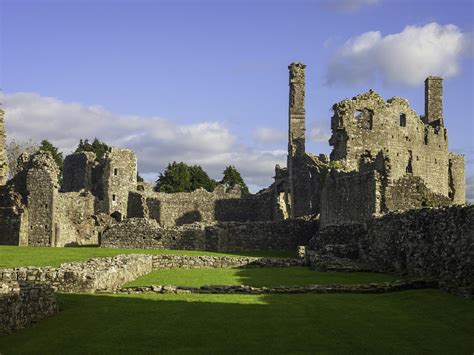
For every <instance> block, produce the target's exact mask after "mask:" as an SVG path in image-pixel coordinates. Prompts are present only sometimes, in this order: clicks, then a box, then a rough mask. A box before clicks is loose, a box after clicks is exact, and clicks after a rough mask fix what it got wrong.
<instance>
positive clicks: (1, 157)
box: [0, 108, 8, 186]
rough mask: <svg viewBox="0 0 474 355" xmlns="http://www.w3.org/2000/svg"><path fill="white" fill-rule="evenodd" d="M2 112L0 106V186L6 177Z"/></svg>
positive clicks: (6, 167) (5, 180)
mask: <svg viewBox="0 0 474 355" xmlns="http://www.w3.org/2000/svg"><path fill="white" fill-rule="evenodd" d="M3 115H4V112H3V110H2V109H1V108H0V186H1V185H5V183H6V182H7V179H8V158H7V152H6V149H5V144H6V142H5V140H6V134H5V121H4V118H3Z"/></svg>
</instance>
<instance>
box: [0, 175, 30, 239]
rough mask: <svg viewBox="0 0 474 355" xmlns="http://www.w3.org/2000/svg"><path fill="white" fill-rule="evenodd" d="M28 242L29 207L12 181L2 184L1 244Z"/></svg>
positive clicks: (0, 195)
mask: <svg viewBox="0 0 474 355" xmlns="http://www.w3.org/2000/svg"><path fill="white" fill-rule="evenodd" d="M27 244H28V209H27V208H26V206H25V205H24V204H23V203H22V197H21V195H20V194H19V193H18V192H16V191H15V190H14V186H13V184H12V183H11V181H10V182H9V183H8V185H6V186H0V245H27Z"/></svg>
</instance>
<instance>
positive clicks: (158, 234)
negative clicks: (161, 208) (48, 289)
mask: <svg viewBox="0 0 474 355" xmlns="http://www.w3.org/2000/svg"><path fill="white" fill-rule="evenodd" d="M317 230H318V221H308V220H303V219H295V220H284V221H277V222H253V223H250V222H246V223H244V222H219V223H214V224H202V223H194V224H189V225H183V226H180V227H170V228H162V227H161V226H160V225H159V224H158V223H157V222H156V221H154V220H150V219H145V218H129V219H127V220H125V221H124V222H122V223H119V224H117V225H115V226H113V227H111V228H109V229H108V230H106V231H105V232H104V233H103V235H102V237H101V246H102V247H108V248H146V249H155V248H156V249H184V250H208V251H221V252H226V251H246V250H296V247H297V246H299V245H305V244H307V243H308V241H309V240H310V239H311V237H312V236H313V235H314V234H315V233H316V231H317Z"/></svg>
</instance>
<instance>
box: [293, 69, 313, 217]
mask: <svg viewBox="0 0 474 355" xmlns="http://www.w3.org/2000/svg"><path fill="white" fill-rule="evenodd" d="M305 68H306V65H304V64H302V63H291V64H290V65H289V66H288V69H289V71H290V80H289V81H290V83H289V86H290V96H289V108H288V162H287V164H288V165H287V166H288V183H289V187H290V188H289V190H290V196H289V201H290V206H291V208H290V217H291V218H294V217H298V216H302V215H305V214H308V210H309V209H310V208H309V207H310V206H309V204H310V202H309V200H308V198H307V197H308V196H310V194H309V191H306V190H307V189H308V188H309V186H310V181H309V174H308V171H307V167H306V164H305V160H306V154H305V120H306V113H305V108H304V99H305Z"/></svg>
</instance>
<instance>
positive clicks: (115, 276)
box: [0, 254, 152, 293]
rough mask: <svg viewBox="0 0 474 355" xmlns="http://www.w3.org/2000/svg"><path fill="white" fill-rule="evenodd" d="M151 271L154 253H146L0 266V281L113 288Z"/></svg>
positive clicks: (82, 288)
mask: <svg viewBox="0 0 474 355" xmlns="http://www.w3.org/2000/svg"><path fill="white" fill-rule="evenodd" d="M151 271H152V257H151V256H150V255H143V254H129V255H117V256H114V257H108V258H93V259H89V260H87V261H84V262H73V263H64V264H61V265H60V267H59V268H53V267H19V268H14V269H0V281H25V282H31V283H47V284H49V285H51V286H52V287H53V288H54V289H55V290H57V291H60V292H88V293H92V292H96V291H113V290H115V289H117V288H119V287H121V286H122V285H123V284H125V283H127V282H130V281H133V280H135V279H136V278H137V277H140V276H142V275H146V274H148V273H150V272H151Z"/></svg>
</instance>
